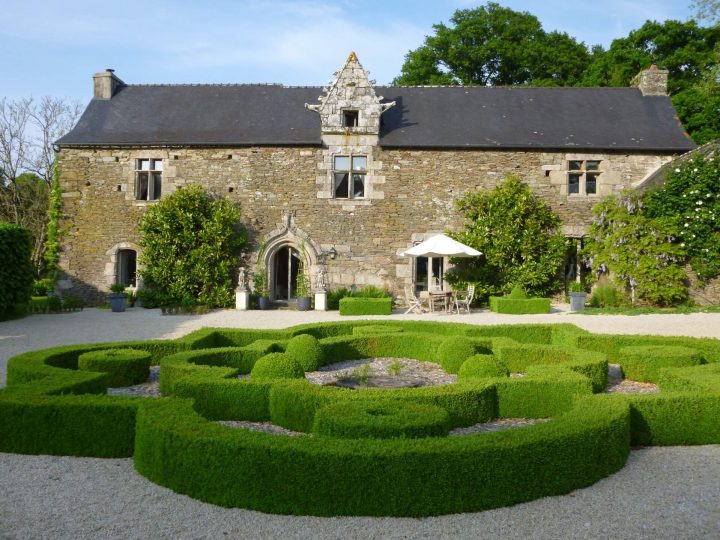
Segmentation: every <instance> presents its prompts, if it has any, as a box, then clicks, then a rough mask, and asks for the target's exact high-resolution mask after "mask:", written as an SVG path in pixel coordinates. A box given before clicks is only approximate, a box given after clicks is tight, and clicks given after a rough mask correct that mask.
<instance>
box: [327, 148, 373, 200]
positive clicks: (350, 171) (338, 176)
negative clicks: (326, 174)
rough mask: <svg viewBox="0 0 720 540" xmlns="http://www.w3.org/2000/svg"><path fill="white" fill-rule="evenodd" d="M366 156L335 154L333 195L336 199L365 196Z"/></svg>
mask: <svg viewBox="0 0 720 540" xmlns="http://www.w3.org/2000/svg"><path fill="white" fill-rule="evenodd" d="M366 172H367V157H366V156H335V157H334V158H333V196H334V197H335V198H336V199H362V198H363V197H365V174H366Z"/></svg>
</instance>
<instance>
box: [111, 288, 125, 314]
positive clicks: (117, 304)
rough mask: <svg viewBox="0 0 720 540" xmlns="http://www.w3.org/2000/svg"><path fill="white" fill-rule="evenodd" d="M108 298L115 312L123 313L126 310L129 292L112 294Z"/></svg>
mask: <svg viewBox="0 0 720 540" xmlns="http://www.w3.org/2000/svg"><path fill="white" fill-rule="evenodd" d="M108 298H109V299H110V309H112V311H113V313H122V312H123V311H125V305H126V300H127V294H125V293H122V294H111V295H110V296H109V297H108Z"/></svg>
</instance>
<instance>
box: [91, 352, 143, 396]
mask: <svg viewBox="0 0 720 540" xmlns="http://www.w3.org/2000/svg"><path fill="white" fill-rule="evenodd" d="M150 358H151V355H150V353H149V352H147V351H139V350H137V349H102V350H99V351H89V352H86V353H83V354H81V355H80V356H78V369H80V370H83V371H100V372H102V373H105V374H106V377H105V384H107V385H108V386H114V387H119V386H132V385H133V384H139V383H141V382H144V381H146V380H147V378H148V377H149V376H150Z"/></svg>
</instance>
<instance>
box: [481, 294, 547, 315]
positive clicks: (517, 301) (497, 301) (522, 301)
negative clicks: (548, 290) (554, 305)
mask: <svg viewBox="0 0 720 540" xmlns="http://www.w3.org/2000/svg"><path fill="white" fill-rule="evenodd" d="M489 304H490V311H494V312H495V313H509V314H513V315H521V314H537V313H550V299H549V298H510V297H501V296H491V297H490V300H489Z"/></svg>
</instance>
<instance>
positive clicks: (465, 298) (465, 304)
mask: <svg viewBox="0 0 720 540" xmlns="http://www.w3.org/2000/svg"><path fill="white" fill-rule="evenodd" d="M474 297H475V285H468V288H467V292H465V293H463V292H458V293H457V294H456V295H455V310H456V311H457V312H458V313H460V309H464V310H466V311H467V312H468V313H470V304H472V301H473V298H474Z"/></svg>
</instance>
